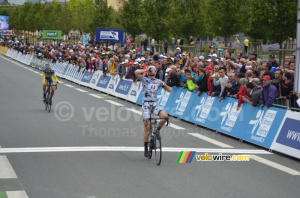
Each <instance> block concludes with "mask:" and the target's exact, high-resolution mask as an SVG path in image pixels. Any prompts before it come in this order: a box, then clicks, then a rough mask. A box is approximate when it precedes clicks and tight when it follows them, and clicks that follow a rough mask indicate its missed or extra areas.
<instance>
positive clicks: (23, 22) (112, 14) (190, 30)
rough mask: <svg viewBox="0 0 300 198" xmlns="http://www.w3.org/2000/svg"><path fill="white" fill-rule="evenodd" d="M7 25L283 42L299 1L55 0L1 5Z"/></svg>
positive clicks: (290, 33) (27, 28) (290, 32)
mask: <svg viewBox="0 0 300 198" xmlns="http://www.w3.org/2000/svg"><path fill="white" fill-rule="evenodd" d="M0 14H5V15H10V19H9V23H10V27H11V28H15V29H17V30H25V31H31V32H34V31H37V30H43V29H57V30H62V31H63V33H64V34H68V32H69V31H70V30H72V29H73V30H79V31H80V32H82V33H83V32H84V33H88V32H92V31H94V30H95V27H121V28H123V29H124V30H125V32H127V33H129V34H130V35H131V36H132V37H133V38H135V36H137V35H140V34H146V35H148V36H150V37H152V38H154V39H155V40H163V39H165V38H166V39H169V38H170V37H171V36H173V37H176V38H178V37H184V38H188V37H189V36H196V37H200V36H201V37H202V36H209V37H211V38H213V37H215V36H222V37H225V38H226V39H228V38H230V37H231V36H232V35H234V34H236V33H239V32H244V33H245V34H246V35H248V36H250V37H251V38H252V39H264V40H268V41H271V42H274V43H282V42H283V41H286V40H287V39H289V38H295V37H296V24H297V22H296V19H297V0H126V1H125V2H124V4H123V6H122V8H120V9H119V10H114V9H113V8H112V7H111V6H108V0H69V1H67V2H66V3H65V4H64V5H62V4H60V3H58V2H57V0H54V1H52V2H48V3H46V4H42V3H25V4H24V5H14V6H12V7H4V6H3V7H0Z"/></svg>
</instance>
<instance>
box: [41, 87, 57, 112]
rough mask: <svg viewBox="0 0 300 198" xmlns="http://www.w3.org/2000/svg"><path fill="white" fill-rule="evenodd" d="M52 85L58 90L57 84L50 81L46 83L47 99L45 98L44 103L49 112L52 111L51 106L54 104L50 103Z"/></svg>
mask: <svg viewBox="0 0 300 198" xmlns="http://www.w3.org/2000/svg"><path fill="white" fill-rule="evenodd" d="M51 86H55V90H56V89H57V84H55V85H51V84H50V83H49V81H48V84H47V85H46V100H45V102H44V104H45V109H46V111H48V112H50V111H51V106H52V104H50V98H51V88H50V87H51Z"/></svg>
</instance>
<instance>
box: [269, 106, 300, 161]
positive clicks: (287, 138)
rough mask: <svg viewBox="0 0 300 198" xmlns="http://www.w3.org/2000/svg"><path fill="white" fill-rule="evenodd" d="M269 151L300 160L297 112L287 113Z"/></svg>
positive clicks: (299, 129)
mask: <svg viewBox="0 0 300 198" xmlns="http://www.w3.org/2000/svg"><path fill="white" fill-rule="evenodd" d="M271 149H272V150H274V151H279V152H281V153H285V154H287V155H290V156H293V157H296V158H298V159H300V116H299V112H292V111H290V110H288V111H287V113H286V116H285V118H284V119H283V121H282V123H281V126H280V128H279V130H278V133H277V134H276V137H275V138H274V141H273V144H272V146H271Z"/></svg>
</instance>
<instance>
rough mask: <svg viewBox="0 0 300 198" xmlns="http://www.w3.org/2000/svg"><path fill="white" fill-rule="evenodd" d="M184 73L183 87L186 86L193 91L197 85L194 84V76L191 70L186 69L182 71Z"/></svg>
mask: <svg viewBox="0 0 300 198" xmlns="http://www.w3.org/2000/svg"><path fill="white" fill-rule="evenodd" d="M184 74H185V78H186V84H185V86H184V87H183V89H184V88H188V89H189V90H190V91H194V89H198V86H196V84H195V78H194V77H193V76H192V75H191V71H190V70H188V69H186V70H185V71H184Z"/></svg>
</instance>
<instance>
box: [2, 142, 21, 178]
mask: <svg viewBox="0 0 300 198" xmlns="http://www.w3.org/2000/svg"><path fill="white" fill-rule="evenodd" d="M0 149H2V148H0ZM12 178H17V175H16V173H15V171H14V169H13V168H12V166H11V164H10V163H9V161H8V159H7V157H6V156H5V155H4V156H0V179H12Z"/></svg>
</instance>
